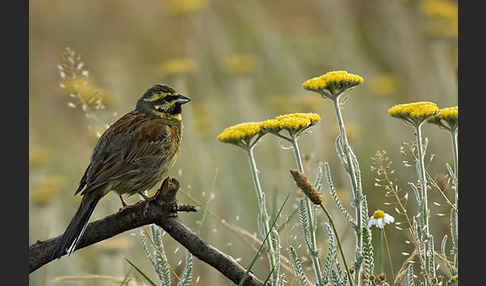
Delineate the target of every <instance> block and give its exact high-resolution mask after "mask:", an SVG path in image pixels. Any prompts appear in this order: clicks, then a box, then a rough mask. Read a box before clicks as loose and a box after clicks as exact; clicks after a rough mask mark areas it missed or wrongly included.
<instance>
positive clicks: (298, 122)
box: [261, 117, 311, 129]
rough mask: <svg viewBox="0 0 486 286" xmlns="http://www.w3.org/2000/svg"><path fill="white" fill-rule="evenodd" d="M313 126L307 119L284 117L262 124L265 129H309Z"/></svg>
mask: <svg viewBox="0 0 486 286" xmlns="http://www.w3.org/2000/svg"><path fill="white" fill-rule="evenodd" d="M310 124H311V121H310V120H309V119H307V118H299V117H282V118H280V119H269V120H265V121H263V122H262V123H261V127H263V128H292V129H300V128H303V127H307V126H309V125H310Z"/></svg>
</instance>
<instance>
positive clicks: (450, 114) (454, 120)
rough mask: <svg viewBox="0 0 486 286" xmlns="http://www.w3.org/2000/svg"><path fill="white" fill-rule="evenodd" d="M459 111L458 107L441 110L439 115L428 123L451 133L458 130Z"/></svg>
mask: <svg viewBox="0 0 486 286" xmlns="http://www.w3.org/2000/svg"><path fill="white" fill-rule="evenodd" d="M458 115H459V109H458V107H457V106H453V107H446V108H442V109H440V110H439V113H438V114H437V115H435V116H434V117H432V118H431V119H430V120H429V121H428V122H429V123H432V124H436V125H438V126H439V127H442V128H445V129H447V130H450V131H455V130H457V127H458V123H459V121H458Z"/></svg>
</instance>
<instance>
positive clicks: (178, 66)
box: [162, 58, 196, 75]
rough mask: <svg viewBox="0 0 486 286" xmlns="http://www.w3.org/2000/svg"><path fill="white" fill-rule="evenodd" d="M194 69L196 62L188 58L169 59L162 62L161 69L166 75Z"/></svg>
mask: <svg viewBox="0 0 486 286" xmlns="http://www.w3.org/2000/svg"><path fill="white" fill-rule="evenodd" d="M195 69H196V63H195V62H194V60H192V59H189V58H176V59H171V60H168V61H166V62H164V63H163V64H162V71H163V72H164V73H165V74H168V75H175V74H183V73H189V72H192V71H194V70H195Z"/></svg>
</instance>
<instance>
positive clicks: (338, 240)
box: [319, 202, 353, 286]
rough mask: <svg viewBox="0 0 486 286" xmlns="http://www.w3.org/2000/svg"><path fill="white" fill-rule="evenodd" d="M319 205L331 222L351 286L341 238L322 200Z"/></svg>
mask: <svg viewBox="0 0 486 286" xmlns="http://www.w3.org/2000/svg"><path fill="white" fill-rule="evenodd" d="M319 205H320V206H321V209H322V210H323V211H324V213H325V214H326V216H327V218H328V219H329V223H330V224H331V227H332V231H333V232H334V236H336V240H337V243H338V248H339V252H340V253H341V257H342V259H343V263H344V267H346V274H347V275H348V279H349V284H350V285H351V286H353V278H351V274H350V273H349V267H348V263H347V262H346V257H345V256H344V252H343V247H342V246H341V240H340V239H339V235H338V232H337V230H336V227H335V226H334V222H333V220H332V218H331V216H330V215H329V212H328V211H327V210H326V207H324V205H323V204H322V202H321V203H320V204H319Z"/></svg>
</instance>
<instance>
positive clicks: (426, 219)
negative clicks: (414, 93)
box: [415, 123, 435, 286]
mask: <svg viewBox="0 0 486 286" xmlns="http://www.w3.org/2000/svg"><path fill="white" fill-rule="evenodd" d="M422 124H423V123H420V124H418V125H417V126H416V128H415V131H416V139H417V153H418V161H417V163H418V167H419V170H418V171H419V172H420V173H419V179H420V184H421V187H422V210H421V211H422V219H423V221H424V228H425V240H426V241H428V240H429V239H430V238H431V237H430V227H429V206H428V195H427V176H426V173H425V164H424V154H423V151H422ZM428 245H429V244H428V242H424V261H425V269H426V272H427V273H426V275H430V274H431V273H432V271H431V269H430V263H429V261H430V257H429V255H427V253H428ZM434 267H435V266H434ZM432 278H434V277H432ZM425 282H426V283H427V280H426V281H425ZM426 286H427V285H426Z"/></svg>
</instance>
